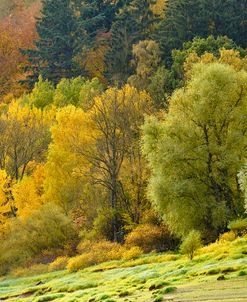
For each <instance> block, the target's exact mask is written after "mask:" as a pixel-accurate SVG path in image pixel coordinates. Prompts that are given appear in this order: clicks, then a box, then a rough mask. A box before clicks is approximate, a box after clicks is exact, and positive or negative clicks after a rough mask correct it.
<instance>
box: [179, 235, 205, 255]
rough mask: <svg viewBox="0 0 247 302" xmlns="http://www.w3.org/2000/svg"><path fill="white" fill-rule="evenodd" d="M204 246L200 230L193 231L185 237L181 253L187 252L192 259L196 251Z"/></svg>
mask: <svg viewBox="0 0 247 302" xmlns="http://www.w3.org/2000/svg"><path fill="white" fill-rule="evenodd" d="M201 246H202V243H201V234H200V232H198V231H195V230H193V231H191V232H190V233H189V235H188V236H187V237H186V238H185V239H184V241H183V242H182V244H181V246H180V252H181V254H186V255H187V256H188V257H189V258H190V260H192V259H193V258H194V255H195V252H196V250H197V249H199V248H200V247H201Z"/></svg>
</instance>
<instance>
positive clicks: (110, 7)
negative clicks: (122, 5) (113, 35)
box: [76, 0, 118, 47]
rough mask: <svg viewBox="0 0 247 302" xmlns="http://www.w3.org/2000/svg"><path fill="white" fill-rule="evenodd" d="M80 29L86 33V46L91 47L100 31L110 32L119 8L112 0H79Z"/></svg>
mask: <svg viewBox="0 0 247 302" xmlns="http://www.w3.org/2000/svg"><path fill="white" fill-rule="evenodd" d="M76 3H77V5H76V6H77V10H78V11H79V18H78V23H79V30H81V31H82V32H83V33H84V46H85V45H86V46H87V47H90V46H91V45H92V44H93V43H94V40H95V37H96V36H97V34H98V33H101V32H108V31H109V30H110V28H111V26H112V22H113V19H114V16H115V11H116V9H117V7H118V6H117V3H118V2H117V3H113V2H112V1H111V0H106V1H104V0H83V1H80V0H79V1H77V2H76Z"/></svg>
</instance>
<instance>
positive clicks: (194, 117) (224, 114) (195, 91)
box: [144, 63, 247, 239]
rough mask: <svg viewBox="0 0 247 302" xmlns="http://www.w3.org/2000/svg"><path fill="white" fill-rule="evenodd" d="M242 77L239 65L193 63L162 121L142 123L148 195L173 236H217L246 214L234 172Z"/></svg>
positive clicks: (240, 139)
mask: <svg viewBox="0 0 247 302" xmlns="http://www.w3.org/2000/svg"><path fill="white" fill-rule="evenodd" d="M246 83H247V74H246V72H245V71H243V70H242V71H237V70H234V69H233V68H232V67H230V66H227V65H224V64H219V63H212V64H208V65H206V64H197V65H195V67H194V70H193V74H192V77H191V80H190V81H189V82H188V84H187V86H186V87H185V88H183V89H181V90H178V91H177V92H175V93H174V94H173V96H172V98H171V101H170V108H169V112H168V113H167V115H166V116H165V118H164V120H163V121H158V120H157V119H155V118H154V117H152V118H149V119H148V120H147V121H146V123H145V126H144V153H145V154H146V156H147V158H148V161H149V165H150V167H151V169H152V178H151V180H150V183H149V195H150V197H151V199H152V200H153V202H154V203H155V204H156V206H157V207H158V209H159V211H160V212H161V213H162V214H163V215H164V218H165V219H166V221H167V222H168V223H169V225H170V227H171V228H172V229H173V231H174V232H176V233H177V234H179V235H184V234H185V233H187V232H188V231H189V230H191V229H198V230H200V231H202V232H203V233H204V235H205V236H207V235H208V234H211V235H212V236H213V237H216V236H217V234H218V233H219V232H221V231H222V230H224V228H225V227H226V225H227V222H228V221H229V220H230V219H234V218H236V217H237V216H238V215H240V214H242V213H243V212H244V202H243V198H242V195H241V191H240V188H239V185H238V180H237V174H238V171H239V170H240V168H241V166H242V165H243V163H244V162H245V158H246V154H247V150H246V148H247V137H246V131H247V85H246ZM207 238H208V239H209V237H207ZM212 239H213V238H212Z"/></svg>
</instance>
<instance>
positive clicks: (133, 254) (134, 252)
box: [122, 246, 143, 260]
mask: <svg viewBox="0 0 247 302" xmlns="http://www.w3.org/2000/svg"><path fill="white" fill-rule="evenodd" d="M142 254H143V250H142V249H141V248H140V247H139V246H132V247H131V248H130V249H126V251H125V252H123V256H122V259H125V260H131V259H135V258H137V257H138V256H140V255H142Z"/></svg>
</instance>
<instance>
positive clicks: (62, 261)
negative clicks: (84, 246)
mask: <svg viewBox="0 0 247 302" xmlns="http://www.w3.org/2000/svg"><path fill="white" fill-rule="evenodd" d="M68 260H69V258H68V257H67V256H62V257H58V258H56V259H55V260H54V261H53V262H52V263H50V264H49V267H48V270H49V271H50V272H53V271H59V270H63V269H65V268H66V266H67V264H68Z"/></svg>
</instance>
